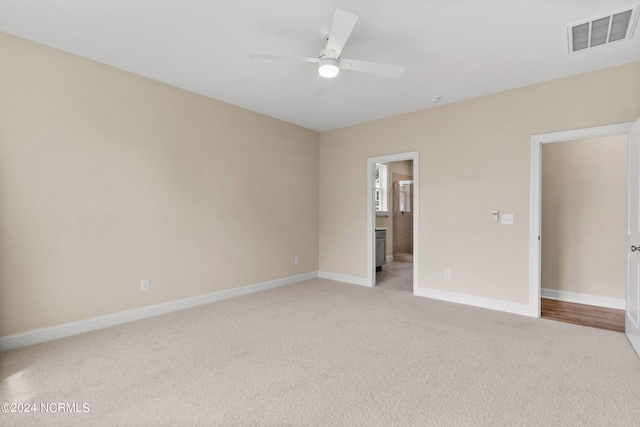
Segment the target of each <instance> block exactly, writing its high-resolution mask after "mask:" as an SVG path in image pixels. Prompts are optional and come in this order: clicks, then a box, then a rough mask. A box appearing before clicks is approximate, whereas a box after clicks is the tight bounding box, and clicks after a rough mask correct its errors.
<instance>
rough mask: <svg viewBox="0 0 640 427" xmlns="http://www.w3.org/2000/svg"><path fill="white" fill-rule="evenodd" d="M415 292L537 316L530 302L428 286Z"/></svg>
mask: <svg viewBox="0 0 640 427" xmlns="http://www.w3.org/2000/svg"><path fill="white" fill-rule="evenodd" d="M413 294H414V295H417V296H420V297H425V298H432V299H437V300H440V301H447V302H454V303H457V304H464V305H470V306H474V307H481V308H488V309H491V310H498V311H503V312H506V313H512V314H519V315H523V316H531V317H536V316H532V314H531V309H530V307H529V305H528V304H518V303H515V302H509V301H502V300H497V299H491V298H484V297H477V296H473V295H466V294H458V293H455V292H446V291H439V290H435V289H427V288H414V290H413Z"/></svg>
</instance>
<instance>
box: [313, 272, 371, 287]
mask: <svg viewBox="0 0 640 427" xmlns="http://www.w3.org/2000/svg"><path fill="white" fill-rule="evenodd" d="M318 277H320V278H321V279H327V280H334V281H336V282H344V283H350V284H352V285H359V286H367V287H371V285H370V284H369V281H368V280H367V279H366V278H364V277H355V276H345V275H343V274H335V273H327V272H325V271H320V272H319V273H318Z"/></svg>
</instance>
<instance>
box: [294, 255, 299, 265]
mask: <svg viewBox="0 0 640 427" xmlns="http://www.w3.org/2000/svg"><path fill="white" fill-rule="evenodd" d="M293 263H294V264H295V265H298V264H300V257H299V256H297V257H295V258H293Z"/></svg>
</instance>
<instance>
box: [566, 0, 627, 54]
mask: <svg viewBox="0 0 640 427" xmlns="http://www.w3.org/2000/svg"><path fill="white" fill-rule="evenodd" d="M639 8H640V5H635V6H633V7H630V8H626V9H622V10H618V11H616V12H612V13H609V14H607V15H601V16H598V17H596V18H591V19H589V20H586V21H581V22H577V23H575V24H571V25H569V26H567V36H568V40H569V53H573V52H578V51H580V50H584V49H589V48H592V47H596V46H601V45H605V44H608V43H612V42H615V41H618V40H624V39H629V38H631V36H632V35H633V29H634V27H635V24H636V22H637V20H638V9H639Z"/></svg>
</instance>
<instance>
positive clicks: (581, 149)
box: [541, 135, 627, 332]
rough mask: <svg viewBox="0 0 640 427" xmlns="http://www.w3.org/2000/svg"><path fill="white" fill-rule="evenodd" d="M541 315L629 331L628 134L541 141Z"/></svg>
mask: <svg viewBox="0 0 640 427" xmlns="http://www.w3.org/2000/svg"><path fill="white" fill-rule="evenodd" d="M541 160H542V190H541V200H542V229H541V233H542V234H541V236H542V237H541V244H542V248H541V254H542V258H541V261H542V262H541V267H542V269H541V317H543V318H547V319H551V320H558V321H563V322H568V323H574V324H579V325H584V326H591V327H596V328H600V329H607V330H613V331H617V332H624V308H625V289H626V262H625V255H626V248H625V241H626V217H627V191H626V183H627V172H626V169H627V168H626V165H627V138H626V135H615V136H607V137H600V138H586V139H579V140H572V141H562V142H558V143H552V144H544V145H543V146H542V157H541Z"/></svg>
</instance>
